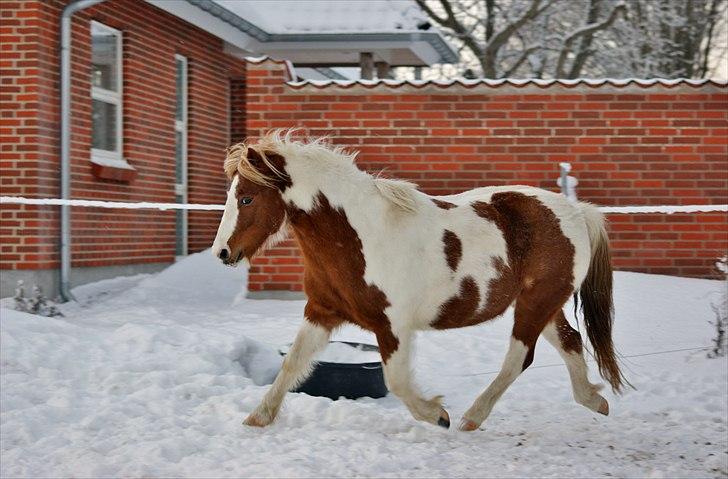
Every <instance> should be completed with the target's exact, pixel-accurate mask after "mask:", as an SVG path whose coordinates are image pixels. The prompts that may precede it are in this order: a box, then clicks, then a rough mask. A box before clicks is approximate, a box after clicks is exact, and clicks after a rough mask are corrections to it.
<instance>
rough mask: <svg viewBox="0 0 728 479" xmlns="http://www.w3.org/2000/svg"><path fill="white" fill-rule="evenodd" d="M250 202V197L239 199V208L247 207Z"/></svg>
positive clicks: (251, 199)
mask: <svg viewBox="0 0 728 479" xmlns="http://www.w3.org/2000/svg"><path fill="white" fill-rule="evenodd" d="M252 202H253V198H251V197H250V196H246V197H244V198H240V205H241V206H248V205H249V204H250V203H252Z"/></svg>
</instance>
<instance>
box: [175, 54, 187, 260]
mask: <svg viewBox="0 0 728 479" xmlns="http://www.w3.org/2000/svg"><path fill="white" fill-rule="evenodd" d="M177 62H182V65H183V72H184V73H183V76H184V79H183V81H182V119H181V120H178V119H177V105H176V104H175V110H174V112H175V117H174V131H175V132H179V133H181V137H182V183H181V185H182V190H181V191H179V193H178V189H177V183H175V195H177V194H180V196H182V202H183V203H187V190H188V184H187V83H188V82H189V70H188V64H187V57H185V56H183V55H179V54H175V56H174V66H175V68H174V71H175V76H176V75H177ZM176 83H177V82H176V78H175V85H176ZM176 93H177V92H176V91H175V101H176V98H177V95H176ZM175 138H176V135H175ZM176 146H177V145H175V148H176ZM187 213H188V212H187V210H182V255H185V256H186V255H187V254H188V252H189V249H188V226H189V223H188V220H187Z"/></svg>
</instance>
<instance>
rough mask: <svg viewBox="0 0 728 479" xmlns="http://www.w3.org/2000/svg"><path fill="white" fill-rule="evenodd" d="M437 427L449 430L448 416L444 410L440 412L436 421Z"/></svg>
mask: <svg viewBox="0 0 728 479" xmlns="http://www.w3.org/2000/svg"><path fill="white" fill-rule="evenodd" d="M437 425H438V426H440V427H444V428H445V429H449V428H450V415H449V414H448V413H447V411H445V410H444V409H443V410H442V411H441V412H440V418H439V419H438V420H437Z"/></svg>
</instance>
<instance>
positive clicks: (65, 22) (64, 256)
mask: <svg viewBox="0 0 728 479" xmlns="http://www.w3.org/2000/svg"><path fill="white" fill-rule="evenodd" d="M105 1H106V0H78V1H76V2H73V3H69V4H68V5H66V7H65V8H64V9H63V14H62V15H61V85H60V90H61V198H63V199H70V198H71V20H72V18H73V15H74V14H75V13H76V12H78V11H79V10H83V9H84V8H88V7H91V6H93V5H96V4H97V3H102V2H105ZM70 273H71V207H70V206H68V205H63V206H61V291H60V293H61V298H63V300H65V301H69V300H71V299H73V296H72V295H71V290H70V284H69V278H70Z"/></svg>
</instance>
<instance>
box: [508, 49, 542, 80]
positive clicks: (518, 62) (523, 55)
mask: <svg viewBox="0 0 728 479" xmlns="http://www.w3.org/2000/svg"><path fill="white" fill-rule="evenodd" d="M539 48H541V45H531V46H530V47H528V48H526V49H525V50H523V52H521V56H519V57H518V60H516V63H514V64H513V65H512V66H511V67H510V68H509V69H508V71H507V72H505V73H504V74H503V78H510V77H511V76H512V75H513V74H514V73H516V70H518V68H519V67H520V66H521V64H523V62H524V61H526V59H527V58H528V55H530V54H531V53H533V52H535V51H536V50H538V49H539Z"/></svg>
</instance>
